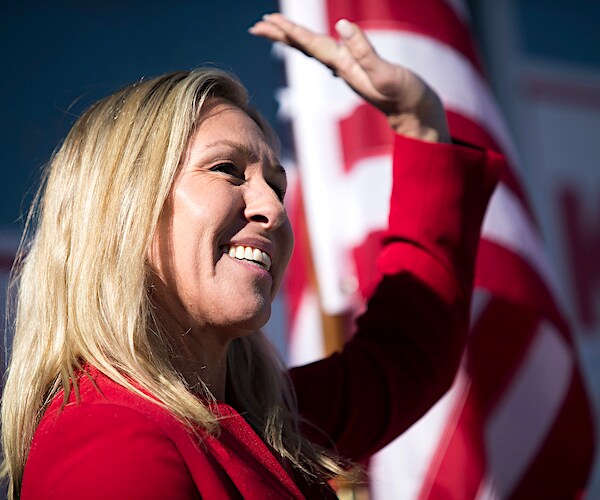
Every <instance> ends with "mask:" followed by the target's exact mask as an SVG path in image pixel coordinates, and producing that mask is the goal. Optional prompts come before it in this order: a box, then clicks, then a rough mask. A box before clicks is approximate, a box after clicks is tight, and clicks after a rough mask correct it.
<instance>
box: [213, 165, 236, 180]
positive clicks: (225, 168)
mask: <svg viewBox="0 0 600 500" xmlns="http://www.w3.org/2000/svg"><path fill="white" fill-rule="evenodd" d="M209 170H210V171H211V172H222V173H224V174H227V175H230V176H232V177H237V178H238V179H240V180H244V174H243V173H242V171H241V170H240V169H239V168H238V167H237V165H235V164H233V163H229V162H225V163H219V164H218V165H215V166H214V167H211V168H210V169H209Z"/></svg>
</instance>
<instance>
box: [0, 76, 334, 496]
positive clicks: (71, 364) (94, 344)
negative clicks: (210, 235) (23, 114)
mask: <svg viewBox="0 0 600 500" xmlns="http://www.w3.org/2000/svg"><path fill="white" fill-rule="evenodd" d="M212 98H223V99H227V100H229V101H231V102H232V103H233V104H235V105H237V106H238V107H240V108H241V109H242V110H244V111H245V112H246V113H248V115H249V116H251V117H252V118H253V119H254V120H255V121H256V122H257V123H258V124H259V126H260V127H261V129H262V130H263V131H264V132H265V134H266V135H267V138H268V139H270V140H273V134H272V132H271V129H270V128H269V127H268V126H267V125H266V124H265V123H264V121H263V120H262V119H261V117H260V115H258V113H257V112H255V111H254V110H253V109H252V108H251V107H250V106H249V104H248V97H247V93H246V91H245V89H244V87H243V86H242V85H241V83H239V81H238V80H237V79H235V78H234V77H232V76H231V75H229V74H227V73H225V72H222V71H219V70H215V69H199V70H194V71H191V72H177V73H172V74H168V75H164V76H161V77H157V78H154V79H151V80H147V81H141V82H138V83H135V84H133V85H130V86H128V87H126V88H124V89H122V90H120V91H118V92H116V93H115V94H113V95H111V96H109V97H106V98H105V99H102V100H101V101H99V102H98V103H96V104H94V105H93V106H92V107H91V108H90V109H88V110H87V111H86V112H85V113H84V114H83V115H82V116H81V117H80V118H79V119H78V120H77V122H76V123H75V125H74V126H73V128H72V129H71V131H70V132H69V134H68V136H67V137H66V139H65V141H64V143H63V144H62V146H61V147H60V149H59V150H58V151H57V152H56V153H55V154H54V155H53V158H52V159H51V161H50V164H49V167H48V169H47V171H46V174H45V179H44V183H43V186H42V188H41V189H40V191H39V193H38V196H37V197H36V201H35V202H34V204H33V206H32V208H31V210H30V213H29V217H28V222H27V225H26V231H25V235H24V238H23V241H22V244H21V249H20V251H19V255H18V259H17V265H16V268H15V271H14V277H13V283H14V284H15V287H14V290H15V294H16V295H15V298H16V310H15V315H14V318H15V319H14V328H15V335H14V342H13V347H12V356H11V361H10V365H9V369H8V377H7V380H6V385H5V387H4V395H3V401H2V446H3V452H4V462H3V474H4V475H5V476H8V479H9V497H10V498H15V497H18V495H19V490H20V485H21V479H22V475H23V470H24V467H25V462H26V459H27V455H28V453H29V448H30V445H31V441H32V438H33V434H34V432H35V430H36V427H37V425H38V423H39V421H40V418H41V416H42V415H43V413H44V411H45V409H46V407H47V405H48V404H49V403H50V401H52V399H53V398H54V397H55V396H56V395H57V393H58V392H59V391H60V390H61V389H62V390H63V391H64V401H67V399H68V398H69V395H70V391H71V390H73V391H75V394H76V396H77V395H78V385H77V376H78V373H79V372H80V371H81V370H82V368H83V367H85V365H86V364H89V365H91V366H94V367H95V368H97V369H98V370H99V371H101V372H102V373H104V374H105V375H106V376H108V377H109V378H111V379H112V380H114V381H115V382H117V383H119V384H121V385H122V386H124V387H126V388H127V389H128V390H130V391H132V392H134V393H136V394H138V395H140V396H141V397H144V398H146V399H152V400H153V401H155V402H156V404H158V405H160V406H161V407H164V408H165V409H167V410H169V411H170V412H172V414H174V415H175V416H176V417H177V418H178V419H180V420H181V421H182V422H184V423H185V424H186V425H189V426H190V429H191V428H192V427H193V426H195V425H197V426H200V427H201V428H203V429H204V430H206V431H207V432H210V433H216V432H218V427H219V423H218V417H217V416H215V415H214V414H213V413H212V412H211V411H210V409H209V408H208V406H207V404H205V403H202V402H201V401H199V399H198V398H197V397H195V395H194V394H193V393H192V391H191V390H190V388H189V387H188V386H187V385H186V383H185V382H184V380H183V378H182V376H181V375H180V374H179V373H178V372H177V370H175V369H174V368H173V365H172V364H171V361H170V356H169V352H168V347H167V346H168V345H169V342H168V338H167V334H166V333H165V332H164V331H163V330H162V328H161V326H160V324H159V322H158V321H157V320H156V319H155V317H154V316H153V314H152V310H153V306H152V304H151V297H150V291H149V286H148V282H149V280H148V278H149V271H148V268H147V249H148V248H149V245H150V243H151V240H152V236H153V233H154V230H155V227H156V225H157V221H158V219H159V215H160V213H161V210H162V208H163V205H164V203H165V200H166V199H167V196H168V194H169V191H170V189H171V186H172V183H173V179H174V177H175V174H176V172H177V169H178V166H179V163H180V160H181V158H182V155H183V154H184V151H185V148H186V145H187V142H188V139H189V138H190V136H191V134H192V133H193V131H194V127H195V125H196V124H197V121H198V118H199V116H200V113H201V110H202V107H203V104H204V103H205V102H206V101H207V100H209V99H212ZM285 377H286V376H285V369H284V368H283V366H282V365H281V364H280V363H279V362H278V360H277V357H276V356H275V355H274V353H273V352H272V350H271V348H270V346H269V344H268V342H267V341H266V339H265V338H264V337H263V335H262V334H261V333H260V332H256V333H255V334H252V335H250V336H248V337H246V338H241V339H237V340H236V341H234V342H233V343H232V345H231V348H230V351H229V356H228V379H229V380H230V382H231V383H230V384H229V386H230V387H232V388H235V395H234V396H235V398H236V400H237V401H238V402H239V403H240V406H241V408H238V409H239V410H240V411H242V412H244V413H245V416H246V418H247V420H248V421H249V423H250V424H251V425H252V426H253V427H254V429H255V430H256V431H257V432H258V433H259V434H260V435H261V436H262V437H263V439H265V441H266V442H268V444H269V445H270V446H271V447H272V448H273V449H274V450H276V452H278V453H279V454H280V455H282V456H283V457H285V458H286V459H287V460H289V461H290V462H291V463H292V464H293V465H294V466H295V467H296V468H298V469H299V470H301V471H303V472H304V473H305V474H306V475H307V476H309V477H311V478H312V479H314V480H322V479H324V478H326V477H329V476H331V475H332V474H334V473H340V472H341V469H340V467H339V465H338V462H337V461H336V460H335V459H333V458H331V457H330V456H329V455H328V454H327V453H325V452H323V451H321V450H319V449H317V448H316V447H314V446H313V445H311V444H310V443H309V442H308V441H306V440H305V439H304V438H302V437H301V435H300V433H299V430H298V416H297V411H296V410H295V406H294V398H293V393H292V390H291V386H290V384H289V381H288V380H287V379H286V378H285ZM132 381H135V382H134V383H132ZM146 393H148V394H151V395H152V396H153V398H151V397H149V396H148V395H147V394H146Z"/></svg>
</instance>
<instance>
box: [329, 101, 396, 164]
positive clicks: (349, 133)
mask: <svg viewBox="0 0 600 500" xmlns="http://www.w3.org/2000/svg"><path fill="white" fill-rule="evenodd" d="M365 123H368V124H369V126H368V127H365ZM339 129H340V141H341V143H342V153H343V156H344V170H345V171H346V172H350V171H351V170H352V169H353V167H354V166H355V165H356V163H357V162H358V161H360V160H363V159H364V158H366V157H371V156H379V155H385V154H388V155H389V154H391V152H392V144H393V140H394V132H393V131H392V129H391V128H390V126H389V124H388V122H387V120H386V119H385V117H384V116H383V115H382V114H381V113H380V112H379V111H377V110H376V109H375V108H374V107H373V106H371V105H369V104H366V103H365V104H361V105H360V106H357V107H356V108H355V109H354V111H353V112H352V113H351V114H350V115H349V116H347V117H346V118H344V119H342V120H340V124H339Z"/></svg>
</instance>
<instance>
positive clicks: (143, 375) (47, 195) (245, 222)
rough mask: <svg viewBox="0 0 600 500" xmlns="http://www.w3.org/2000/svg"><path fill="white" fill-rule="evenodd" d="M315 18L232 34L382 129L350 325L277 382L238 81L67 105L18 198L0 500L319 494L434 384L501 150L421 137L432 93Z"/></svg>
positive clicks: (430, 127)
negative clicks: (382, 194)
mask: <svg viewBox="0 0 600 500" xmlns="http://www.w3.org/2000/svg"><path fill="white" fill-rule="evenodd" d="M337 29H338V33H339V35H340V37H341V42H340V43H339V44H338V43H337V42H336V41H334V40H333V39H332V38H330V37H327V36H320V35H316V34H314V33H311V32H310V31H308V30H305V29H303V28H301V27H299V26H297V25H294V24H292V23H291V22H289V21H288V20H287V19H285V18H284V17H283V16H281V15H279V14H274V15H271V16H266V17H265V18H264V19H263V20H262V21H260V22H259V23H257V24H256V25H255V26H254V27H253V28H251V33H253V34H255V35H258V36H264V37H266V38H268V39H271V40H274V41H281V42H284V43H286V44H289V45H291V46H294V47H296V48H298V49H300V50H302V51H303V52H305V53H307V54H308V55H310V56H313V57H315V58H316V59H317V60H319V61H320V62H322V63H323V64H326V65H327V66H328V67H330V68H331V69H332V70H333V71H334V72H335V73H336V74H337V75H339V76H340V77H341V78H343V79H344V80H345V81H346V82H347V83H348V84H349V85H350V86H351V87H352V88H353V89H354V90H355V91H356V92H358V93H359V94H360V95H361V96H363V97H364V98H365V99H367V100H368V101H369V102H371V103H372V104H373V105H374V106H376V107H377V108H379V109H380V110H381V111H383V112H384V113H385V114H386V116H387V117H388V120H389V122H390V125H391V126H392V127H393V128H394V130H395V131H396V132H397V133H398V136H397V138H396V145H395V148H396V149H395V167H394V169H395V173H394V186H395V187H394V191H393V195H392V203H391V214H390V231H389V234H388V236H387V238H386V246H385V250H384V252H383V254H382V256H381V262H380V269H381V272H382V275H383V278H382V280H381V283H380V285H379V286H378V289H377V290H376V292H375V294H374V296H373V298H372V300H371V301H370V303H369V308H368V311H367V313H366V314H365V315H363V316H362V317H361V318H360V319H359V320H358V322H357V334H356V335H355V337H354V338H353V340H352V341H351V342H349V343H348V345H347V346H346V348H345V349H344V351H343V353H340V354H337V355H334V356H332V357H331V358H329V359H327V360H324V361H322V362H319V363H316V364H313V365H310V366H308V367H303V368H299V369H296V370H293V371H292V373H291V377H290V378H289V379H288V378H286V377H285V376H284V369H283V368H282V366H281V365H280V364H279V362H278V361H277V358H276V357H275V356H274V355H273V353H272V351H271V349H270V347H269V346H268V343H267V342H266V341H265V339H264V337H263V336H262V334H261V333H260V331H259V329H260V328H261V327H262V326H263V325H264V324H265V322H266V321H267V319H268V317H269V314H270V304H271V301H272V299H273V297H274V296H275V293H276V292H277V289H278V286H279V284H280V283H281V279H282V276H283V272H284V270H285V267H286V265H287V261H288V259H289V256H290V253H291V249H292V234H291V231H290V228H289V224H288V221H287V218H286V216H285V210H284V207H283V196H284V194H285V188H286V182H285V172H284V171H283V169H282V168H281V166H280V165H279V163H278V161H277V156H276V143H275V139H274V137H273V135H272V133H271V131H270V129H269V128H268V127H267V126H266V125H265V123H264V122H263V120H262V119H261V118H260V116H259V115H258V114H257V113H256V112H255V111H253V110H252V109H251V108H250V107H249V105H248V103H247V97H246V94H245V91H244V89H243V87H241V85H240V84H239V83H238V82H237V81H236V80H234V79H233V78H231V77H230V76H228V75H226V74H224V73H221V72H217V71H214V70H198V71H193V72H182V73H175V74H171V75H166V76H163V77H159V78H155V79H152V80H148V81H144V82H140V83H137V84H133V85H131V86H129V87H127V88H125V89H123V90H121V91H119V92H117V93H116V94H114V95H113V96H109V97H107V98H105V99H103V100H102V101H100V102H99V103H97V104H95V105H94V106H92V108H90V109H89V110H88V111H87V112H86V113H84V115H83V116H82V117H81V118H80V119H79V120H78V121H77V123H76V124H75V125H74V127H73V129H72V130H71V132H70V133H69V135H68V137H67V138H66V140H65V142H64V144H63V145H62V147H61V148H60V150H59V151H58V152H57V153H56V155H55V156H54V158H53V159H52V161H51V164H50V167H49V170H48V173H47V179H46V182H45V187H44V189H43V193H42V194H41V196H40V199H39V204H38V208H37V209H34V210H32V214H33V216H35V217H36V218H37V220H36V227H35V229H30V230H29V233H31V235H30V238H29V239H26V240H25V241H26V242H27V243H26V245H25V248H24V257H23V260H22V261H21V263H20V265H19V272H18V296H17V314H16V333H15V340H14V346H13V354H12V360H11V364H10V368H9V375H8V378H7V383H6V387H5V392H4V400H3V407H2V419H3V420H2V432H3V447H4V452H5V463H4V465H5V474H7V475H8V478H9V481H10V483H9V484H10V487H9V488H10V492H9V494H10V496H11V497H18V496H20V497H21V498H23V499H26V498H86V499H89V498H123V499H125V498H127V499H132V498H150V499H152V498H156V499H159V498H180V499H191V498H228V497H243V498H265V497H273V498H279V497H281V498H301V497H303V496H305V497H311V498H315V497H317V498H320V497H325V498H327V497H333V496H334V494H333V491H332V490H331V489H330V488H329V487H328V485H327V483H326V480H327V479H328V478H329V477H331V476H332V475H335V474H343V473H344V470H345V469H344V467H345V465H346V462H345V461H344V460H345V459H350V460H358V459H361V458H363V457H366V456H368V455H369V454H371V453H373V452H374V451H376V450H377V449H379V448H380V447H382V446H384V445H385V444H386V443H387V442H389V441H390V440H391V439H393V438H394V437H395V436H397V435H398V434H399V433H400V432H402V431H403V430H404V429H405V428H406V427H408V426H409V425H410V424H411V423H412V422H414V420H415V419H416V418H418V417H419V416H420V415H421V414H422V413H423V412H424V411H426V409H427V408H428V407H429V406H430V405H431V404H432V403H433V402H434V401H435V400H436V399H437V398H438V397H439V396H440V395H441V394H443V392H444V391H445V390H446V388H447V387H448V385H449V384H450V383H451V381H452V377H453V375H454V372H455V370H456V367H457V365H458V361H459V358H460V354H461V351H462V346H463V340H464V336H465V325H466V319H467V311H468V303H469V296H470V287H471V284H472V274H473V260H474V256H475V252H476V247H477V239H478V231H479V225H480V223H481V219H482V214H483V211H484V209H485V205H486V202H487V199H488V197H489V195H490V193H491V190H492V188H493V185H494V179H495V176H496V174H497V171H498V168H499V167H500V165H501V159H500V158H498V157H495V156H494V155H492V154H491V153H486V152H482V151H478V150H474V149H470V148H467V147H462V146H454V145H450V144H433V143H434V142H441V143H443V142H447V141H448V140H449V138H448V130H447V125H446V121H445V116H444V113H443V109H442V107H441V105H440V103H439V99H438V98H437V96H435V94H434V93H433V92H432V91H431V90H430V89H429V88H428V87H427V86H426V85H425V84H424V82H422V81H421V80H420V79H419V78H418V77H416V76H414V75H412V74H411V73H409V72H408V71H407V70H405V69H403V68H400V67H398V66H394V65H392V64H390V63H387V62H385V61H383V60H382V59H380V58H379V57H378V56H377V54H376V53H375V52H374V51H373V49H372V48H371V46H370V45H369V44H368V41H367V40H366V38H365V36H364V34H363V33H362V32H361V31H360V29H359V28H358V27H357V26H356V25H354V24H352V23H349V22H348V21H345V20H343V21H340V22H339V23H338V25H337ZM411 138H413V139H411ZM400 160H401V161H400ZM290 381H291V383H290ZM296 403H297V404H296ZM340 457H344V459H342V458H340Z"/></svg>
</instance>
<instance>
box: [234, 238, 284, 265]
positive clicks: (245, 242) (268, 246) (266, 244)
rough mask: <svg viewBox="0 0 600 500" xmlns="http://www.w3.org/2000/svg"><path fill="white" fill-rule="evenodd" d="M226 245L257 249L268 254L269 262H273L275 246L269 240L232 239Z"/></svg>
mask: <svg viewBox="0 0 600 500" xmlns="http://www.w3.org/2000/svg"><path fill="white" fill-rule="evenodd" d="M226 245H228V246H245V247H253V248H258V249H259V250H261V251H262V252H265V253H266V254H268V255H269V257H270V259H271V261H275V245H274V244H273V242H272V241H271V240H267V239H264V238H257V237H247V238H234V239H232V240H231V241H230V242H229V243H226Z"/></svg>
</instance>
